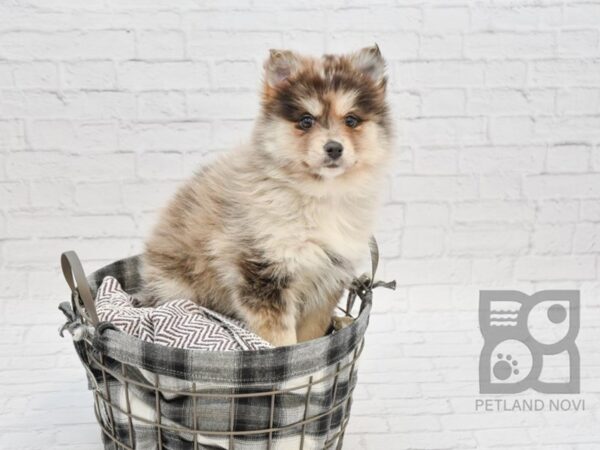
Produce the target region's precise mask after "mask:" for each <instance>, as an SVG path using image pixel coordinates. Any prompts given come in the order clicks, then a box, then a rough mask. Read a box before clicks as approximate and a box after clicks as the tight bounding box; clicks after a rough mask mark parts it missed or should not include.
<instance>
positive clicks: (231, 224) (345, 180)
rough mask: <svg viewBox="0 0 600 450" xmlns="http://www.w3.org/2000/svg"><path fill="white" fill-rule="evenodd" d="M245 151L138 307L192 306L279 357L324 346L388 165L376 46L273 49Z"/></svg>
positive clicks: (185, 220)
mask: <svg viewBox="0 0 600 450" xmlns="http://www.w3.org/2000/svg"><path fill="white" fill-rule="evenodd" d="M264 69H265V73H264V86H263V91H262V108H261V113H260V115H259V117H258V119H257V121H256V126H255V129H254V132H253V136H252V140H251V142H250V143H249V145H247V146H245V147H243V148H240V149H238V150H236V151H232V152H228V153H227V154H224V155H222V156H221V157H220V159H217V160H216V161H215V162H213V163H211V164H209V165H207V166H206V167H203V168H202V169H201V170H200V171H198V172H197V173H196V174H195V176H194V177H193V178H192V179H191V180H189V181H188V182H187V183H186V184H184V185H183V186H182V187H181V189H180V190H179V191H178V192H177V194H176V195H175V197H174V198H173V200H172V201H171V202H170V204H169V205H168V206H167V208H166V209H165V210H164V211H163V213H162V215H161V217H160V219H159V221H158V224H157V225H156V227H155V229H154V231H153V233H152V234H151V236H150V237H149V239H148V240H147V241H146V245H145V252H144V254H143V257H142V278H143V289H142V292H141V302H142V304H146V305H150V304H157V303H162V302H164V301H168V300H171V299H175V298H190V299H192V300H194V301H196V302H197V303H199V304H201V305H203V306H206V307H208V308H211V309H213V310H215V311H217V312H220V313H222V314H226V315H229V316H232V317H235V318H237V319H240V320H242V321H243V322H244V323H246V324H247V326H248V327H249V328H250V329H251V330H253V331H254V332H256V333H257V334H258V335H260V336H261V337H263V338H264V339H266V340H267V341H269V342H271V343H272V344H274V345H276V346H282V345H290V344H294V343H296V342H299V341H305V340H309V339H313V338H316V337H319V336H323V335H324V334H325V332H326V330H327V329H328V327H329V326H330V324H331V319H332V313H333V310H334V309H335V306H336V305H337V303H338V301H339V299H340V297H341V295H342V293H343V290H344V288H345V287H347V286H348V285H349V284H350V282H351V280H352V278H353V277H354V267H355V265H356V264H357V263H358V262H359V261H360V260H361V259H362V258H364V257H365V255H366V254H367V248H368V247H367V244H368V240H369V236H370V234H371V232H372V225H373V221H374V216H375V213H376V208H377V204H378V201H377V200H378V192H379V191H380V185H381V181H382V178H384V175H385V169H386V166H388V165H389V161H390V156H391V155H390V153H391V137H392V133H391V127H390V117H389V111H388V105H387V102H386V76H385V61H384V59H383V57H382V56H381V53H380V51H379V48H378V47H377V46H374V47H368V48H364V49H362V50H359V51H357V52H355V53H352V54H348V55H324V56H322V57H320V58H314V57H309V56H304V55H300V54H297V53H295V52H292V51H288V50H271V52H270V56H269V58H268V59H267V60H266V61H265V64H264Z"/></svg>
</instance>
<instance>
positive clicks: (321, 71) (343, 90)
mask: <svg viewBox="0 0 600 450" xmlns="http://www.w3.org/2000/svg"><path fill="white" fill-rule="evenodd" d="M264 67H265V74H264V77H265V80H264V89H263V98H262V107H263V111H262V116H261V119H260V120H259V122H258V126H257V129H256V139H257V145H258V146H259V147H260V148H261V149H262V151H264V152H265V153H266V154H267V155H268V156H269V159H270V161H273V163H274V164H275V165H277V166H278V167H279V168H280V169H282V170H284V171H285V172H287V173H288V174H289V175H290V176H293V178H294V179H302V178H304V179H307V180H308V179H310V180H313V181H316V182H318V181H322V180H332V179H335V180H338V179H339V180H341V179H345V180H348V181H350V180H351V179H353V178H357V177H359V176H360V175H365V174H368V173H375V172H376V169H378V168H379V167H380V166H382V165H384V163H385V161H386V160H387V157H388V153H389V145H390V143H389V141H390V134H391V130H390V123H389V122H390V121H389V116H388V106H387V103H386V99H385V91H386V77H385V61H384V59H383V57H382V56H381V53H380V51H379V48H378V47H377V46H374V47H368V48H364V49H362V50H359V51H358V52H356V53H352V54H349V55H324V56H323V57H321V58H312V57H307V56H302V55H299V54H297V53H294V52H291V51H288V50H271V54H270V56H269V58H268V59H267V60H266V61H265V64H264Z"/></svg>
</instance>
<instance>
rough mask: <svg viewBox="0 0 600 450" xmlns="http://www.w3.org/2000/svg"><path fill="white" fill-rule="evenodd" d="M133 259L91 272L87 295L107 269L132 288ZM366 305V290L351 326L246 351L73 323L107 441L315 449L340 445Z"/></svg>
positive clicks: (111, 445)
mask: <svg viewBox="0 0 600 450" xmlns="http://www.w3.org/2000/svg"><path fill="white" fill-rule="evenodd" d="M139 263H140V260H139V258H138V257H132V258H127V259H124V260H121V261H117V262H115V263H113V264H111V265H108V266H106V267H104V268H102V269H100V270H98V271H97V272H95V273H93V274H91V275H90V276H89V277H88V282H89V284H90V287H91V290H92V293H93V295H94V296H95V295H96V292H97V290H98V287H99V285H100V284H101V282H102V280H103V279H104V277H106V276H112V277H115V278H116V279H117V280H118V282H119V283H120V284H121V286H122V287H123V289H124V290H126V291H127V292H135V291H136V290H137V289H138V288H139V285H140V277H139V271H138V267H139ZM370 308H371V292H370V290H368V291H367V292H364V296H363V302H362V304H361V311H360V314H359V316H358V318H357V319H356V320H355V321H354V323H352V324H351V325H350V326H348V327H346V328H343V329H342V330H340V331H338V332H336V333H334V334H332V335H328V336H324V337H322V338H319V339H316V340H313V341H310V342H305V343H300V344H298V345H295V346H291V347H278V348H273V349H262V350H256V351H251V352H248V351H246V352H244V351H229V352H207V351H202V350H184V349H180V348H167V347H164V346H161V345H157V344H153V343H149V342H145V341H142V340H140V339H137V338H135V337H133V336H130V335H127V334H125V333H123V332H121V331H118V330H116V329H115V328H114V327H113V326H111V325H110V324H109V323H106V322H103V323H100V324H99V325H98V326H97V327H96V328H95V329H93V328H91V327H90V326H89V325H87V324H77V323H76V320H71V321H70V325H69V326H70V327H73V326H74V324H75V327H76V328H77V327H79V328H83V330H84V331H85V333H83V335H84V336H85V338H84V339H83V340H82V341H79V342H76V343H75V345H76V348H77V349H78V353H79V354H80V356H81V358H82V361H83V363H84V365H85V366H86V368H87V369H88V379H89V382H90V388H91V389H92V390H93V391H94V395H95V408H96V415H97V418H98V421H99V423H100V425H101V427H102V428H103V429H104V433H103V438H104V445H105V448H106V449H115V450H116V449H120V448H131V449H133V448H135V449H151V448H152V449H153V448H157V449H158V448H163V449H172V450H180V449H190V450H195V449H232V448H234V449H238V450H258V449H267V448H268V449H273V450H283V449H286V450H287V449H300V448H302V449H305V450H307V449H315V450H316V449H324V448H341V439H342V436H343V429H344V427H345V424H346V422H347V419H348V417H349V410H350V406H351V398H350V395H351V393H352V390H353V388H354V386H355V384H356V371H357V365H356V359H357V358H358V356H359V354H360V349H361V348H362V340H363V336H364V333H365V330H366V327H367V324H368V318H369V312H370ZM62 309H68V308H67V306H66V305H63V306H62ZM80 334H81V333H80ZM273 391H274V392H275V393H272V392H273ZM193 392H196V393H201V394H202V395H200V396H194V395H193V394H192V393H193ZM129 416H132V417H133V418H132V420H131V422H130V420H129ZM158 424H160V426H159V425H158ZM194 430H196V433H194ZM269 430H270V431H269ZM232 432H233V433H232ZM219 433H222V434H219Z"/></svg>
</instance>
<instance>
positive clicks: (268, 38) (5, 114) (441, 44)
mask: <svg viewBox="0 0 600 450" xmlns="http://www.w3.org/2000/svg"><path fill="white" fill-rule="evenodd" d="M599 39H600V5H598V3H597V2H595V1H593V0H582V1H574V0H510V1H509V0H496V1H479V2H473V1H471V0H452V1H446V2H437V1H433V0H429V1H428V0H378V1H376V2H366V1H358V0H336V1H334V2H319V1H311V0H306V1H301V2H297V1H289V0H277V1H275V0H268V1H264V2H263V1H260V2H259V1H252V0H242V1H236V2H234V1H206V2H200V1H193V0H183V1H177V2H172V1H166V0H127V1H123V0H115V1H113V0H88V1H85V2H81V1H73V0H50V1H48V0H44V1H40V0H23V1H17V2H9V1H3V2H2V1H0V448H2V449H10V450H12V449H30V450H34V449H49V448H51V449H55V448H56V449H59V448H60V449H69V450H92V449H93V450H98V449H99V448H100V445H99V434H98V433H99V432H98V428H97V426H96V425H95V424H94V419H93V414H92V409H91V395H90V394H89V392H87V391H86V389H85V383H84V373H83V370H82V369H81V367H80V366H79V363H78V361H77V358H76V356H75V354H74V352H73V349H72V347H71V344H70V340H69V339H66V340H60V339H59V338H58V336H57V332H56V330H57V327H58V324H59V323H60V322H61V320H62V319H61V316H60V314H59V312H58V311H57V310H56V306H57V303H58V302H59V301H60V300H64V299H66V298H67V295H68V294H67V289H66V288H65V284H64V282H63V281H62V277H61V276H60V274H59V269H58V257H59V255H60V253H61V252H62V251H64V250H67V249H75V250H77V251H78V253H79V254H80V255H81V257H82V259H83V261H84V264H85V267H86V268H87V269H88V270H89V271H91V270H93V269H95V268H97V267H99V266H100V265H102V264H105V263H107V262H109V261H111V260H115V259H117V258H121V257H123V256H127V255H130V254H133V253H135V252H138V251H139V250H140V248H141V243H142V239H143V236H144V235H145V234H146V233H147V232H148V229H149V227H150V226H151V224H152V221H153V220H154V218H155V213H156V210H157V208H159V207H160V206H161V205H162V204H163V203H164V202H165V201H166V200H167V198H168V197H169V196H170V194H171V193H172V192H173V190H174V189H175V186H176V185H177V184H178V182H180V181H181V180H182V179H183V178H185V177H186V176H188V175H189V174H190V173H191V172H192V170H193V169H194V168H195V167H197V166H198V165H199V164H201V163H202V162H203V161H206V160H207V158H209V157H210V156H211V154H214V153H215V152H220V151H223V150H225V149H227V148H228V147H230V146H231V145H234V144H236V143H237V142H239V141H241V140H242V139H244V138H245V137H247V136H248V133H249V131H250V129H251V127H252V119H253V117H254V115H255V112H256V110H257V107H258V104H257V100H258V96H257V87H258V85H259V78H260V67H261V60H262V59H263V57H264V56H265V55H266V54H267V49H268V48H271V47H292V48H295V49H299V50H305V51H310V52H315V53H321V52H324V51H330V52H334V51H348V50H351V49H353V48H356V47H359V46H364V45H369V44H371V43H373V42H378V43H379V45H380V47H381V48H382V50H383V52H384V54H385V56H386V57H387V58H388V61H389V72H390V98H391V99H392V103H393V111H394V120H395V122H396V128H397V131H398V144H397V157H396V161H395V165H394V171H393V173H392V174H391V175H390V177H389V184H388V188H387V192H386V196H385V197H386V205H385V208H384V209H383V213H382V216H381V220H380V223H381V225H380V230H379V232H378V236H379V240H380V245H381V247H382V253H383V259H384V261H383V270H382V274H385V277H386V278H396V279H397V280H398V284H399V289H398V290H397V291H396V292H395V293H388V292H381V293H379V294H378V295H377V296H376V298H375V307H374V314H373V317H372V321H371V326H370V329H369V332H368V344H367V348H366V350H365V352H364V361H363V364H362V367H361V374H360V383H359V386H358V388H357V391H356V395H355V403H354V408H353V417H352V420H351V422H350V425H349V430H348V436H347V438H346V447H347V448H348V449H350V450H353V449H355V450H359V449H360V450H367V449H368V450H387V449H408V448H411V449H415V448H420V449H468V448H480V449H484V448H491V447H493V448H502V449H519V450H523V449H542V448H543V449H545V450H550V449H552V450H558V449H561V450H563V449H576V450H592V449H594V450H595V449H597V448H599V447H600V431H599V430H600V427H599V425H600V412H599V411H600V410H599V409H598V408H599V400H600V383H599V382H598V378H599V375H600V358H598V341H599V338H600V326H598V323H600V320H599V319H600V301H599V300H598V298H599V296H600V47H599ZM490 287H495V288H500V289H502V288H504V289H522V290H524V291H526V292H533V291H536V290H541V289H552V288H578V289H581V291H582V301H583V311H582V328H581V332H580V336H579V339H578V343H579V349H580V351H581V363H582V394H581V396H580V397H581V398H584V399H585V401H586V411H585V412H580V413H547V414H544V413H513V414H511V413H504V414H502V413H476V412H475V409H474V399H475V398H477V397H478V385H477V364H478V362H477V360H478V354H479V350H480V347H481V344H482V339H481V336H480V334H479V331H478V322H477V304H478V290H479V289H482V288H490Z"/></svg>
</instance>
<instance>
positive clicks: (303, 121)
mask: <svg viewBox="0 0 600 450" xmlns="http://www.w3.org/2000/svg"><path fill="white" fill-rule="evenodd" d="M314 124H315V118H314V117H313V116H311V115H310V114H304V115H303V116H302V117H300V120H299V121H298V126H299V127H300V128H302V129H303V130H308V129H309V128H310V127H312V126H313V125H314Z"/></svg>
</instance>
